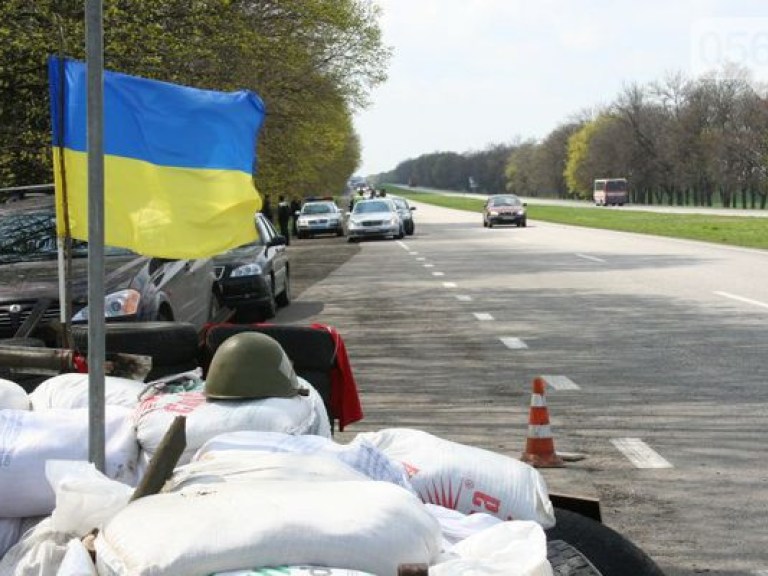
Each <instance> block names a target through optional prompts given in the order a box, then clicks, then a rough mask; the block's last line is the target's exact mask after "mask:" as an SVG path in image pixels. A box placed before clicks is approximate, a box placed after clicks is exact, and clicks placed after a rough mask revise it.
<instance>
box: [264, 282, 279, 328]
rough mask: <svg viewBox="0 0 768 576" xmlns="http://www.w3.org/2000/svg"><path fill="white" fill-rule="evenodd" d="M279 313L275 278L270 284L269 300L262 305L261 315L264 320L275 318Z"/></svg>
mask: <svg viewBox="0 0 768 576" xmlns="http://www.w3.org/2000/svg"><path fill="white" fill-rule="evenodd" d="M275 314H277V301H276V300H275V279H274V278H273V279H272V282H270V284H269V294H268V297H267V302H266V303H265V304H264V305H263V306H262V307H261V317H262V319H264V320H269V319H270V318H274V317H275Z"/></svg>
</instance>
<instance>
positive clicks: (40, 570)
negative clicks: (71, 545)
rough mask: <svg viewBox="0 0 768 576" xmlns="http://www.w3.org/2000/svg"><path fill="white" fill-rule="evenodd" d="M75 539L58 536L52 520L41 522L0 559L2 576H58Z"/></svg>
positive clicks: (67, 536) (67, 535) (0, 573)
mask: <svg viewBox="0 0 768 576" xmlns="http://www.w3.org/2000/svg"><path fill="white" fill-rule="evenodd" d="M72 538H74V535H73V534H65V533H62V532H56V531H55V530H54V529H53V528H52V527H51V522H50V519H45V520H43V521H41V522H40V523H38V524H37V525H36V526H35V527H34V528H32V529H31V530H30V531H29V532H27V533H25V534H24V536H23V537H22V539H21V540H20V541H19V542H17V543H16V545H15V546H13V547H12V548H11V549H10V550H8V552H7V553H6V554H5V556H3V557H2V559H0V576H56V572H58V570H59V566H60V565H61V562H62V560H63V559H64V556H65V555H66V553H67V543H68V542H69V541H70V540H71V539H72Z"/></svg>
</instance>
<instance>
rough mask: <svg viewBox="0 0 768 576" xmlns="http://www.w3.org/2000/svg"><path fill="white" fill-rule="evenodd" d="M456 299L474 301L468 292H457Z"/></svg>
mask: <svg viewBox="0 0 768 576" xmlns="http://www.w3.org/2000/svg"><path fill="white" fill-rule="evenodd" d="M456 300H458V301H459V302H472V296H468V295H466V294H456Z"/></svg>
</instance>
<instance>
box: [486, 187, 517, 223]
mask: <svg viewBox="0 0 768 576" xmlns="http://www.w3.org/2000/svg"><path fill="white" fill-rule="evenodd" d="M526 206H527V204H526V203H525V202H523V201H522V200H521V199H520V198H519V197H518V196H516V195H514V194H496V195H493V196H489V197H488V200H486V202H485V206H483V226H485V227H486V228H493V227H494V226H495V225H497V224H513V225H515V226H518V227H523V228H525V227H526V226H527V225H528V217H527V215H526V213H525V208H526Z"/></svg>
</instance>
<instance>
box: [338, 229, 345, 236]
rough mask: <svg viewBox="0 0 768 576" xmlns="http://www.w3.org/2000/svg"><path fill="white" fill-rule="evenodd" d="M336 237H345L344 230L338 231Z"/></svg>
mask: <svg viewBox="0 0 768 576" xmlns="http://www.w3.org/2000/svg"><path fill="white" fill-rule="evenodd" d="M336 236H344V229H343V228H339V229H338V230H336Z"/></svg>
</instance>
